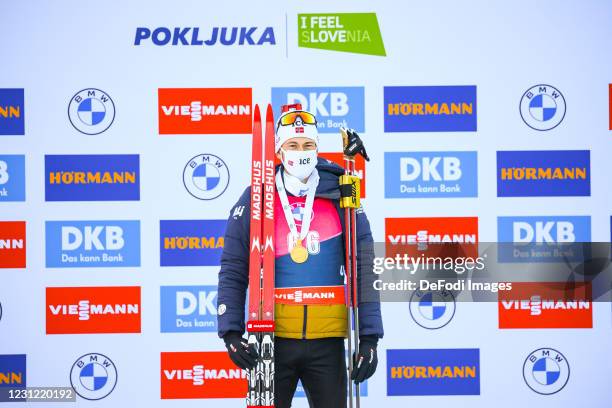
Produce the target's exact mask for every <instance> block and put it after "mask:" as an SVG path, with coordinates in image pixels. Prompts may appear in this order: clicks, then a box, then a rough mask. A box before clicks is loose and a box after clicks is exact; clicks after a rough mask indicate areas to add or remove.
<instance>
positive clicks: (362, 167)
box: [319, 152, 366, 198]
mask: <svg viewBox="0 0 612 408" xmlns="http://www.w3.org/2000/svg"><path fill="white" fill-rule="evenodd" d="M319 157H321V158H323V159H327V160H330V161H332V162H334V163H336V164H337V165H338V166H341V167H344V156H343V155H342V153H341V152H319ZM355 173H356V174H357V176H359V178H360V179H361V198H365V196H366V161H365V159H364V158H363V156H362V155H358V156H355Z"/></svg>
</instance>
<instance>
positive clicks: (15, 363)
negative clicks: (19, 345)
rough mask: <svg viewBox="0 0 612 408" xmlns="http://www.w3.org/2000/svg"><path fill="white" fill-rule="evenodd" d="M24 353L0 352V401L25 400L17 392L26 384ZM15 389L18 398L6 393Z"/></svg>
mask: <svg viewBox="0 0 612 408" xmlns="http://www.w3.org/2000/svg"><path fill="white" fill-rule="evenodd" d="M26 374H27V373H26V355H25V354H0V402H17V401H19V402H25V401H26V399H25V398H22V397H21V395H19V393H20V392H21V391H22V390H24V389H25V388H26V386H27V384H26V380H27V376H26ZM8 389H13V390H15V394H17V397H18V398H14V397H15V395H13V396H11V395H10V394H9V393H8Z"/></svg>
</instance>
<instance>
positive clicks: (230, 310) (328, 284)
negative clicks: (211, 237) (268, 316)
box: [218, 104, 383, 408]
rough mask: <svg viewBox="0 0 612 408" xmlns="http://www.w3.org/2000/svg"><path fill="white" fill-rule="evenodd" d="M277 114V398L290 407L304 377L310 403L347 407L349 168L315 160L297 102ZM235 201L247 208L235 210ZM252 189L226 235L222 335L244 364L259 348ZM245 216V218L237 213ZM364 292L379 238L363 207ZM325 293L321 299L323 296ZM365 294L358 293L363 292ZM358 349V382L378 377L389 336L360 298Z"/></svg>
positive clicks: (373, 306) (311, 125) (309, 123)
mask: <svg viewBox="0 0 612 408" xmlns="http://www.w3.org/2000/svg"><path fill="white" fill-rule="evenodd" d="M282 111H283V112H282V114H281V116H280V117H279V119H278V121H277V126H276V139H275V148H276V154H277V157H278V159H279V160H280V161H281V163H282V165H280V166H278V167H277V169H276V190H277V193H276V196H275V203H274V204H275V210H274V211H275V213H274V224H275V225H274V227H275V228H274V233H275V236H274V238H275V239H274V241H275V254H276V260H275V298H276V299H275V302H276V304H275V309H274V310H275V319H274V320H275V326H276V328H275V341H274V350H275V404H276V407H278V408H286V407H290V406H291V400H292V398H293V394H294V392H295V389H296V386H297V383H298V380H301V381H302V384H303V386H304V390H305V392H306V396H307V397H308V401H309V404H310V406H311V407H316V408H340V407H345V406H346V396H347V375H346V362H345V349H344V337H345V336H346V333H347V324H348V323H347V310H346V306H345V300H344V241H343V240H344V234H343V231H344V210H341V209H340V205H339V197H340V191H339V182H338V177H339V176H340V175H341V174H343V173H344V170H343V169H342V168H341V167H340V166H338V165H336V164H334V163H332V162H330V161H328V160H324V159H321V158H318V157H317V153H318V150H317V148H318V143H319V136H318V132H317V122H316V118H315V117H314V115H312V114H311V113H309V112H307V111H304V110H302V109H301V106H300V105H299V104H296V105H287V106H283V109H282ZM235 208H241V209H242V208H243V209H244V210H243V211H236V212H234V209H235ZM249 209H250V188H247V189H246V190H245V192H244V193H243V194H242V196H241V197H240V199H239V200H238V202H237V203H236V205H235V206H234V208H232V210H231V211H230V217H229V220H228V224H227V229H226V232H225V245H224V248H223V254H222V256H221V270H220V272H219V291H218V309H219V310H218V323H219V337H222V338H223V339H224V341H225V344H226V347H227V349H228V353H229V355H230V357H231V359H232V360H233V361H234V363H236V365H238V366H239V367H241V368H243V369H245V370H246V369H249V368H252V367H254V366H255V364H256V360H257V357H258V356H257V353H256V351H255V349H254V348H253V347H252V346H249V345H248V344H247V341H246V340H245V339H244V338H243V337H242V334H243V333H244V316H245V297H246V290H247V286H248V271H249V247H250V243H249V222H250V214H249ZM233 214H240V215H236V216H235V215H233ZM356 217H357V247H358V254H357V261H358V267H359V271H358V279H359V284H358V286H359V288H360V289H359V290H360V292H363V290H365V289H363V290H362V288H366V287H372V285H371V282H372V281H373V280H374V279H375V275H374V273H373V271H372V263H373V247H372V246H373V240H372V234H371V232H370V224H369V222H368V220H367V218H366V216H365V214H364V213H363V211H362V210H361V209H359V210H358V211H357V216H356ZM317 295H323V296H317ZM360 299H361V297H360ZM359 325H360V347H359V355H358V356H355V370H354V372H353V378H352V380H354V381H355V382H362V381H364V380H365V379H367V378H369V377H370V376H372V374H374V371H375V370H376V365H377V363H378V358H377V355H376V346H377V343H378V339H379V338H380V337H382V336H383V328H382V319H381V314H380V303H379V302H378V301H376V302H372V301H370V302H360V303H359Z"/></svg>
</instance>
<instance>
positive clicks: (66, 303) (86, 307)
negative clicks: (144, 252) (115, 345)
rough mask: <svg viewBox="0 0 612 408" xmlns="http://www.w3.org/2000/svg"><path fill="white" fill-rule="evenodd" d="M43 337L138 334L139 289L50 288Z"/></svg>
mask: <svg viewBox="0 0 612 408" xmlns="http://www.w3.org/2000/svg"><path fill="white" fill-rule="evenodd" d="M46 297H47V300H46V305H47V312H46V316H47V334H82V333H140V309H141V306H140V287H138V286H112V287H50V288H47V290H46Z"/></svg>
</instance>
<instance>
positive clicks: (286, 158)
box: [281, 148, 317, 180]
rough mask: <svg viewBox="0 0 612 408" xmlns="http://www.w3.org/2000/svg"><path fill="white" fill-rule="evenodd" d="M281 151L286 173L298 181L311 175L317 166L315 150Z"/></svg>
mask: <svg viewBox="0 0 612 408" xmlns="http://www.w3.org/2000/svg"><path fill="white" fill-rule="evenodd" d="M281 150H282V151H283V166H284V167H285V170H286V171H287V173H289V174H291V175H292V176H293V177H296V178H298V179H300V180H304V179H305V178H307V177H308V176H310V175H311V174H312V171H313V170H314V169H315V167H316V166H317V151H316V150H285V149H283V148H281Z"/></svg>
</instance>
